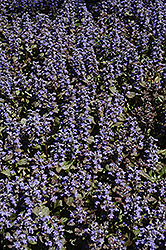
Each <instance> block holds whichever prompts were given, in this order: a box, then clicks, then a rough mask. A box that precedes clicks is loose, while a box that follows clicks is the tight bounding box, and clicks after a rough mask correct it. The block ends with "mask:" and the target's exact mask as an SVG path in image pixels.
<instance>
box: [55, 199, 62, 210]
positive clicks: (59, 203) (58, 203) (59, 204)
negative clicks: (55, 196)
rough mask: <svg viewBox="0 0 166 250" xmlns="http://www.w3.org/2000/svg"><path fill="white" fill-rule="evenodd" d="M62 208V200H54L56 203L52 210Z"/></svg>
mask: <svg viewBox="0 0 166 250" xmlns="http://www.w3.org/2000/svg"><path fill="white" fill-rule="evenodd" d="M62 206H63V203H62V200H56V202H55V203H54V208H56V207H62Z"/></svg>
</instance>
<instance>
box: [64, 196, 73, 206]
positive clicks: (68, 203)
mask: <svg viewBox="0 0 166 250" xmlns="http://www.w3.org/2000/svg"><path fill="white" fill-rule="evenodd" d="M64 201H65V203H66V204H67V205H68V206H71V204H72V203H73V197H68V198H64Z"/></svg>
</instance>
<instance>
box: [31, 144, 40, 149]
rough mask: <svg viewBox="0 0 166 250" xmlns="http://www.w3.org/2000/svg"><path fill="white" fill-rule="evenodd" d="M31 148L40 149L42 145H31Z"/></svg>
mask: <svg viewBox="0 0 166 250" xmlns="http://www.w3.org/2000/svg"><path fill="white" fill-rule="evenodd" d="M32 148H34V149H39V150H42V147H41V146H40V145H38V144H37V145H36V146H33V147H32Z"/></svg>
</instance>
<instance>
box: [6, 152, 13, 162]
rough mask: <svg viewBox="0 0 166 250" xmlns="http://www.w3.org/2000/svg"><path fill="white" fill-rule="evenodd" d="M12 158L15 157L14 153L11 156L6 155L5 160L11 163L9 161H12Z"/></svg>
mask: <svg viewBox="0 0 166 250" xmlns="http://www.w3.org/2000/svg"><path fill="white" fill-rule="evenodd" d="M12 157H13V153H11V154H9V155H6V156H5V159H4V160H5V161H9V160H11V159H12Z"/></svg>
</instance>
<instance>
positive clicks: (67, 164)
mask: <svg viewBox="0 0 166 250" xmlns="http://www.w3.org/2000/svg"><path fill="white" fill-rule="evenodd" d="M73 162H74V160H73V161H72V162H70V161H64V162H63V164H62V169H64V170H67V169H69V168H70V167H71V166H72V165H73Z"/></svg>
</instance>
